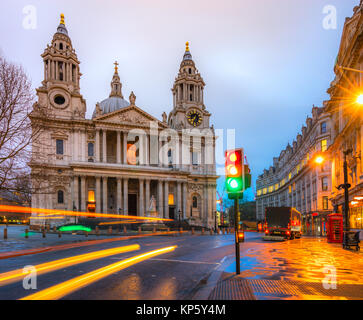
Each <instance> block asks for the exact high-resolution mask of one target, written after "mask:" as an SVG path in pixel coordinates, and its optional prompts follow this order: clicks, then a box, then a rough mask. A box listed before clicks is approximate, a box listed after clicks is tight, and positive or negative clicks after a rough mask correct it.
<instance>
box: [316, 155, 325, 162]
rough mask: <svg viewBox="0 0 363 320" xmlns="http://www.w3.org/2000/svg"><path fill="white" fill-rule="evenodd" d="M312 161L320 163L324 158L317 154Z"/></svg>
mask: <svg viewBox="0 0 363 320" xmlns="http://www.w3.org/2000/svg"><path fill="white" fill-rule="evenodd" d="M314 161H315V163H317V164H322V163H323V162H324V158H323V157H322V156H317V157H316V158H315V160H314Z"/></svg>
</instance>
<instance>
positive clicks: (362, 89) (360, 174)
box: [327, 1, 363, 230]
mask: <svg viewBox="0 0 363 320" xmlns="http://www.w3.org/2000/svg"><path fill="white" fill-rule="evenodd" d="M344 68H349V69H344ZM359 70H360V71H363V1H360V5H359V6H356V7H355V8H354V14H353V16H352V17H350V18H346V20H345V24H344V28H343V34H342V38H341V43H340V48H339V53H338V57H337V61H336V65H335V68H334V72H335V75H336V77H335V79H334V81H333V82H332V83H331V85H330V88H329V89H328V93H329V95H330V100H329V101H327V112H328V113H329V115H330V117H331V121H332V139H333V144H332V145H331V146H330V147H329V154H330V158H331V161H332V184H333V186H336V187H338V186H339V185H341V184H343V183H344V169H343V165H344V153H345V152H346V160H347V169H348V175H347V177H348V183H349V184H350V185H351V187H350V189H349V202H350V227H351V228H352V229H357V230H362V229H363V161H362V150H363V104H361V103H357V96H359V95H361V94H363V73H359ZM331 201H332V204H333V206H334V209H335V211H336V212H340V213H343V212H344V190H343V189H340V190H338V188H334V189H333V190H332V194H331Z"/></svg>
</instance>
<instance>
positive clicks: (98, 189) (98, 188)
mask: <svg viewBox="0 0 363 320" xmlns="http://www.w3.org/2000/svg"><path fill="white" fill-rule="evenodd" d="M96 212H97V213H100V212H101V178H100V177H96Z"/></svg>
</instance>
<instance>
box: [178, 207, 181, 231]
mask: <svg viewBox="0 0 363 320" xmlns="http://www.w3.org/2000/svg"><path fill="white" fill-rule="evenodd" d="M178 217H179V228H180V224H181V218H180V217H181V210H180V209H179V211H178Z"/></svg>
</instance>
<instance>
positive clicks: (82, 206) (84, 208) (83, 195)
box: [81, 176, 87, 212]
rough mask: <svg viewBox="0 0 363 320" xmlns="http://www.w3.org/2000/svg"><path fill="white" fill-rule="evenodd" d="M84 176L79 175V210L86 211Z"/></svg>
mask: <svg viewBox="0 0 363 320" xmlns="http://www.w3.org/2000/svg"><path fill="white" fill-rule="evenodd" d="M86 193H87V190H86V177H85V176H81V211H82V212H86V201H87V200H86V199H87V198H86Z"/></svg>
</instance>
